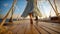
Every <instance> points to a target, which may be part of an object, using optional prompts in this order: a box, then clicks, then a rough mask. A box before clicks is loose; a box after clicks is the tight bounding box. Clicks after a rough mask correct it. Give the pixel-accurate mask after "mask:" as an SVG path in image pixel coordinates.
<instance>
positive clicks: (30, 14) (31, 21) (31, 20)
mask: <svg viewBox="0 0 60 34" xmlns="http://www.w3.org/2000/svg"><path fill="white" fill-rule="evenodd" d="M29 16H30V23H31V24H33V19H32V13H29Z"/></svg>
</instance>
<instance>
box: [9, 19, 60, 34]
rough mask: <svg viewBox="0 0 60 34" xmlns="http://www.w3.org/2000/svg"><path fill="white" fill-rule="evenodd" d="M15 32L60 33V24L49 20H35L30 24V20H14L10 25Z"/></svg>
mask: <svg viewBox="0 0 60 34" xmlns="http://www.w3.org/2000/svg"><path fill="white" fill-rule="evenodd" d="M8 28H9V29H10V30H11V31H12V32H13V34H60V24H56V23H48V22H35V21H34V23H33V25H32V24H30V22H29V20H22V21H14V24H13V25H11V26H9V27H8Z"/></svg>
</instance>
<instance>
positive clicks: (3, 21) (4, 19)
mask: <svg viewBox="0 0 60 34" xmlns="http://www.w3.org/2000/svg"><path fill="white" fill-rule="evenodd" d="M15 4H16V0H14V2H13V4H12V7H11V8H10V10H9V11H8V13H7V14H6V16H5V17H4V18H3V20H2V22H1V26H3V24H4V23H5V21H6V19H7V17H8V15H9V13H10V12H11V10H12V11H13V8H14V5H15ZM12 14H13V12H12Z"/></svg>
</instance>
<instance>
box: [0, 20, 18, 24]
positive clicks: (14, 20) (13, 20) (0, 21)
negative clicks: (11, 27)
mask: <svg viewBox="0 0 60 34" xmlns="http://www.w3.org/2000/svg"><path fill="white" fill-rule="evenodd" d="M2 20H3V19H0V23H1V22H2ZM16 20H17V19H13V21H16ZM5 22H9V19H6V21H5Z"/></svg>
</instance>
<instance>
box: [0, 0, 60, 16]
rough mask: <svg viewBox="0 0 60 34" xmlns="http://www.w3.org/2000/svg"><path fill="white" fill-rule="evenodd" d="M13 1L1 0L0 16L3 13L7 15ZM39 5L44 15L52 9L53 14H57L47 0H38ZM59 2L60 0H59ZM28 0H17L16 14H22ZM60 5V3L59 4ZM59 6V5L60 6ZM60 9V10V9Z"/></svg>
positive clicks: (47, 14)
mask: <svg viewBox="0 0 60 34" xmlns="http://www.w3.org/2000/svg"><path fill="white" fill-rule="evenodd" d="M12 3H13V0H0V17H1V15H6V13H7V12H8V11H9V9H10V8H11V6H12ZM37 3H38V4H37V7H38V9H39V10H40V11H41V13H42V14H43V16H47V17H48V16H49V15H50V14H49V13H50V11H52V14H53V15H55V13H54V11H53V9H52V8H51V6H50V4H49V3H48V2H46V1H42V2H41V1H38V2H37ZM58 3H59V0H58ZM26 5H27V1H26V0H17V3H16V5H15V7H16V8H15V11H14V16H15V15H17V16H18V15H21V14H22V13H23V11H24V9H25V8H26ZM57 5H58V6H60V4H57ZM58 8H59V7H58ZM59 11H60V10H59Z"/></svg>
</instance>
